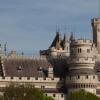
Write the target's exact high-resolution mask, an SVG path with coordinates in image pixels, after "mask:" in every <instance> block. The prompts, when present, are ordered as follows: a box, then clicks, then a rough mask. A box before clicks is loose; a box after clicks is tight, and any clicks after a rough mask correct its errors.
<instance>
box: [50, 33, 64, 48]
mask: <svg viewBox="0 0 100 100" xmlns="http://www.w3.org/2000/svg"><path fill="white" fill-rule="evenodd" d="M61 43H62V39H61V36H60V33H59V32H57V33H56V36H55V38H54V40H53V42H52V44H51V46H50V48H51V47H56V48H61Z"/></svg>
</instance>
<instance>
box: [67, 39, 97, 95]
mask: <svg viewBox="0 0 100 100" xmlns="http://www.w3.org/2000/svg"><path fill="white" fill-rule="evenodd" d="M70 50H71V51H70V58H69V61H68V62H69V67H68V69H69V72H68V73H67V76H66V86H67V89H68V93H70V92H73V91H77V90H80V89H84V90H86V91H88V92H91V93H94V94H96V84H97V80H98V79H97V76H96V75H95V71H94V66H95V49H94V45H93V42H92V41H91V40H82V39H78V40H74V41H71V44H70Z"/></svg>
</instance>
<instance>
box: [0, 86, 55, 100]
mask: <svg viewBox="0 0 100 100" xmlns="http://www.w3.org/2000/svg"><path fill="white" fill-rule="evenodd" d="M0 100H2V99H0ZM4 100H53V98H51V97H47V96H45V95H44V93H43V91H41V90H40V89H37V88H34V86H31V85H26V86H24V85H10V86H9V87H6V88H5V89H4Z"/></svg>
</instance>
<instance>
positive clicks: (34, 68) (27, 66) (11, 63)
mask: <svg viewBox="0 0 100 100" xmlns="http://www.w3.org/2000/svg"><path fill="white" fill-rule="evenodd" d="M3 64H4V66H3V67H4V72H5V76H10V77H38V74H39V70H38V69H39V68H40V67H42V69H43V71H44V73H45V75H46V74H47V70H48V66H49V65H51V66H52V67H53V68H54V76H58V77H65V73H66V60H65V59H62V60H60V59H13V58H12V59H4V63H3Z"/></svg>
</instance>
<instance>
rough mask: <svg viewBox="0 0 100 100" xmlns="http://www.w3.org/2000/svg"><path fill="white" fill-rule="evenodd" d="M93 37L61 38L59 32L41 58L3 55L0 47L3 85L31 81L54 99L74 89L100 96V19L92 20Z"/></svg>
mask: <svg viewBox="0 0 100 100" xmlns="http://www.w3.org/2000/svg"><path fill="white" fill-rule="evenodd" d="M91 24H92V29H93V40H87V39H75V37H74V36H73V34H71V36H70V38H69V39H68V38H67V36H66V35H64V38H63V39H62V38H61V35H60V33H59V32H56V37H55V38H54V40H53V42H52V44H51V46H50V47H49V48H48V49H47V50H42V51H40V58H32V57H25V56H21V55H17V54H16V52H15V51H12V52H11V53H9V54H6V55H4V52H3V51H2V48H0V89H2V88H4V87H6V86H9V85H10V84H11V83H15V84H30V85H34V86H35V87H36V88H40V89H42V90H43V91H44V93H45V95H46V96H52V97H53V98H54V99H55V100H66V98H67V95H68V94H69V93H71V92H74V91H78V90H80V89H84V90H86V91H88V92H91V93H94V94H95V95H97V96H100V19H99V18H93V19H92V20H91Z"/></svg>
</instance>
